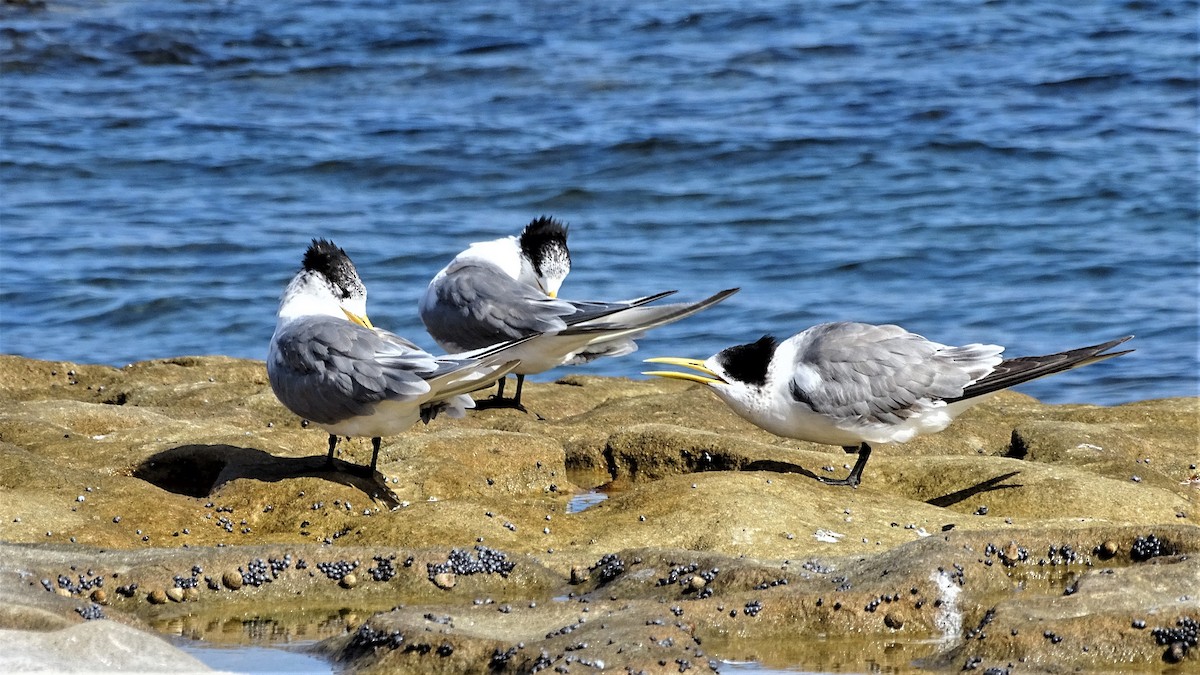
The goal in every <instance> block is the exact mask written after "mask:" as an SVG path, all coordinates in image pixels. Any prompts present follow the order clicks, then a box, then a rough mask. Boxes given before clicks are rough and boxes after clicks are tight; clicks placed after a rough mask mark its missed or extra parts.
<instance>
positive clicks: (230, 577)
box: [221, 570, 242, 591]
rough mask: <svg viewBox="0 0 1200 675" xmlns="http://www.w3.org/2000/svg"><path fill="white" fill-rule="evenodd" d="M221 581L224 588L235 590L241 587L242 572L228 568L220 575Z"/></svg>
mask: <svg viewBox="0 0 1200 675" xmlns="http://www.w3.org/2000/svg"><path fill="white" fill-rule="evenodd" d="M221 583H223V584H225V588H228V589H229V590H231V591H236V590H237V589H239V588H241V587H242V574H241V572H238V571H237V570H229V571H227V572H226V573H225V574H223V575H221Z"/></svg>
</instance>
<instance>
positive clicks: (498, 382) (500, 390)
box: [496, 376, 508, 398]
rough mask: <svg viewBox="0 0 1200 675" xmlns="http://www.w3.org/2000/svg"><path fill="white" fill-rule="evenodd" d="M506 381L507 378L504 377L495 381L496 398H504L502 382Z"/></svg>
mask: <svg viewBox="0 0 1200 675" xmlns="http://www.w3.org/2000/svg"><path fill="white" fill-rule="evenodd" d="M507 379H508V377H507V376H505V377H502V378H500V379H499V380H496V398H504V381H505V380H507Z"/></svg>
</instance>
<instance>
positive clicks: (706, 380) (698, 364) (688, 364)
mask: <svg viewBox="0 0 1200 675" xmlns="http://www.w3.org/2000/svg"><path fill="white" fill-rule="evenodd" d="M645 362H646V363H665V364H667V365H669V366H681V367H683V368H691V369H692V370H697V371H700V373H703V374H699V373H681V372H678V371H674V370H650V371H646V372H643V373H642V374H643V375H655V376H657V377H666V378H670V379H675V380H688V381H690V382H699V383H700V384H726V382H725V380H722V379H721V376H720V375H717V374H716V373H714V372H713V371H711V370H709V369H708V366H705V365H704V362H703V361H701V360H700V359H681V358H676V357H674V356H660V357H657V358H653V359H646V361H645Z"/></svg>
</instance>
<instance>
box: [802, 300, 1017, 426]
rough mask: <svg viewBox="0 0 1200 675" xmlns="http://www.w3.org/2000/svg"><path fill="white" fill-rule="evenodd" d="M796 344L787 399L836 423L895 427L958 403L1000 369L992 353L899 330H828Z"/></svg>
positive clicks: (805, 335)
mask: <svg viewBox="0 0 1200 675" xmlns="http://www.w3.org/2000/svg"><path fill="white" fill-rule="evenodd" d="M794 339H795V340H796V357H795V364H794V365H795V368H796V371H795V375H794V376H793V378H792V380H791V382H790V383H789V388H790V390H791V393H792V396H793V397H794V398H795V399H796V400H797V401H799V402H802V403H804V404H805V405H807V406H808V407H810V408H811V409H812V410H814V411H815V412H818V413H821V414H825V415H829V416H831V417H834V418H837V419H844V420H856V421H860V422H869V423H879V424H899V423H901V422H903V421H904V420H906V419H908V418H909V417H911V416H913V415H914V414H917V413H919V412H921V411H924V410H926V409H928V408H930V407H932V406H933V405H934V404H935V401H939V400H950V399H954V398H956V397H959V396H962V394H963V391H964V390H965V389H966V387H968V386H969V385H970V384H971V383H973V382H975V381H976V380H978V379H980V378H982V377H984V376H986V375H987V374H988V373H990V372H991V371H992V369H993V368H994V367H995V366H996V365H997V364H998V363H999V362H1000V357H999V353H1000V351H1001V349H1002V348H1000V347H997V346H995V345H966V346H963V347H948V346H946V345H942V344H938V343H936V342H932V341H930V340H926V339H925V338H923V337H921V336H920V335H916V334H914V333H910V332H908V331H906V330H904V329H903V328H900V327H899V326H893V325H882V326H876V325H871V324H862V323H846V322H843V323H828V324H821V325H818V326H814V327H812V328H809V329H808V330H806V331H804V332H802V333H800V334H799V335H797V336H796V338H794Z"/></svg>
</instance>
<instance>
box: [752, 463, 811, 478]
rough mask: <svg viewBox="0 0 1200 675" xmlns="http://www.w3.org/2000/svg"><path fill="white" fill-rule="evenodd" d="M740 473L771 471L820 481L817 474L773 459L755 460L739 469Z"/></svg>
mask: <svg viewBox="0 0 1200 675" xmlns="http://www.w3.org/2000/svg"><path fill="white" fill-rule="evenodd" d="M740 470H741V471H773V472H775V473H798V474H800V475H802V476H807V477H808V478H812V479H814V480H821V479H820V477H818V476H817V474H815V473H813V472H811V471H809V470H808V469H806V468H804V467H802V466H799V465H797V464H791V463H789V462H780V461H776V460H774V459H757V460H755V461H753V462H750V463H749V464H746V465H744V466H742V467H741V469H740Z"/></svg>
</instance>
